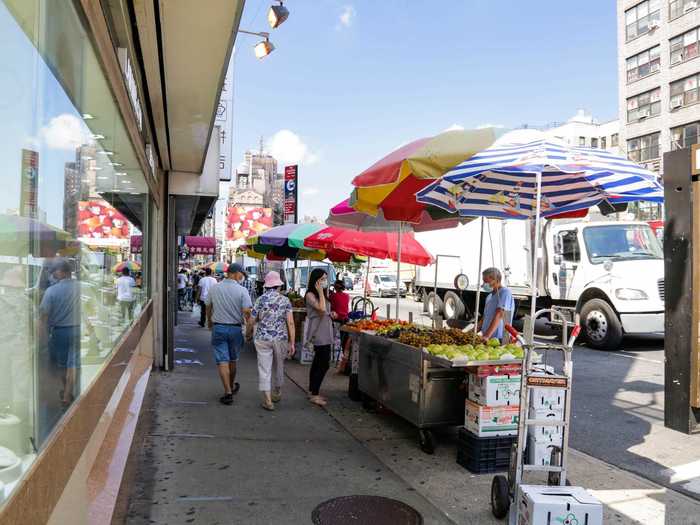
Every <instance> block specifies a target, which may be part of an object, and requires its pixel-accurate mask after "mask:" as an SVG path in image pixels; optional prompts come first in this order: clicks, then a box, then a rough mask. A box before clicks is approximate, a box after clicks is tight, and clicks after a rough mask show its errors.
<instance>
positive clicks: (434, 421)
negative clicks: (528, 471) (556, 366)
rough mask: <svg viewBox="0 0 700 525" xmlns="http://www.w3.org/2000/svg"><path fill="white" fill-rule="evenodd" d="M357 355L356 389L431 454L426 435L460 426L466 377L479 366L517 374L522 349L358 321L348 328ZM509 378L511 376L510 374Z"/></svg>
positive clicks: (467, 335) (449, 332) (453, 333)
mask: <svg viewBox="0 0 700 525" xmlns="http://www.w3.org/2000/svg"><path fill="white" fill-rule="evenodd" d="M344 330H347V331H348V332H349V333H350V334H351V336H352V337H353V344H354V345H356V348H355V350H356V351H357V353H356V355H355V359H354V360H353V368H357V371H358V382H359V389H360V391H361V392H362V394H363V396H364V397H363V400H364V402H365V404H368V403H371V402H376V403H379V404H381V405H382V406H383V407H385V408H387V409H389V410H391V411H392V412H393V413H395V414H397V415H399V416H401V417H402V418H403V419H405V420H406V421H408V422H409V423H411V424H413V425H414V426H416V428H417V429H418V431H419V432H418V434H419V444H420V447H421V449H422V450H423V451H424V452H426V453H429V454H431V453H432V452H433V451H434V447H435V444H434V440H433V436H432V432H431V429H433V428H435V427H441V426H459V425H463V424H464V422H465V402H466V399H467V390H466V389H465V379H466V377H467V371H468V370H473V369H475V368H477V367H483V366H497V367H503V366H506V365H509V366H511V367H513V366H515V367H516V368H517V367H519V366H520V364H521V361H522V356H523V353H522V349H521V348H520V347H518V346H517V345H514V344H509V345H505V346H503V345H501V344H500V341H498V340H491V341H484V340H483V339H482V338H481V337H480V336H478V335H476V334H474V333H473V332H463V331H461V330H458V329H454V328H448V329H429V328H422V327H418V326H415V325H412V324H409V323H406V322H395V321H391V320H379V321H372V320H362V321H358V322H355V323H351V324H349V325H347V326H346V327H345V328H344ZM510 371H511V372H512V373H513V372H515V371H516V370H515V369H514V368H511V370H510Z"/></svg>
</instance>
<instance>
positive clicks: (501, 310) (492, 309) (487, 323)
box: [479, 268, 515, 340]
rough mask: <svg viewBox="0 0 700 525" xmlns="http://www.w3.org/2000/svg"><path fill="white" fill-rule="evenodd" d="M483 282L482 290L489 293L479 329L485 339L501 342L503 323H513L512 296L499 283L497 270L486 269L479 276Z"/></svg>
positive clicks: (513, 307) (500, 276) (499, 278)
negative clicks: (494, 339)
mask: <svg viewBox="0 0 700 525" xmlns="http://www.w3.org/2000/svg"><path fill="white" fill-rule="evenodd" d="M481 277H482V279H483V281H484V284H483V285H482V288H483V290H484V291H485V292H490V293H489V295H488V297H487V298H486V304H485V305H484V315H483V316H482V318H481V322H480V325H479V328H480V329H481V333H482V335H483V336H484V338H485V339H487V340H488V339H491V338H494V337H495V338H496V339H500V340H503V330H504V328H503V327H504V325H505V323H508V324H510V323H512V322H513V313H514V310H515V302H514V301H513V294H512V293H511V291H510V290H509V289H508V288H506V287H504V286H503V285H502V283H501V279H502V275H501V271H500V270H499V269H498V268H487V269H486V270H484V271H483V272H482V274H481Z"/></svg>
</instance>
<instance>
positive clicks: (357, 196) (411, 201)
mask: <svg viewBox="0 0 700 525" xmlns="http://www.w3.org/2000/svg"><path fill="white" fill-rule="evenodd" d="M499 134H500V132H499V131H498V130H496V129H494V128H484V129H477V130H454V131H445V132H443V133H439V134H438V135H435V136H434V137H426V138H422V139H418V140H414V141H413V142H411V143H409V144H406V145H405V146H402V147H400V148H399V149H397V150H396V151H393V152H391V153H390V154H389V155H387V156H386V157H384V158H382V159H380V160H379V161H377V162H376V163H374V164H373V165H372V166H370V167H369V168H367V169H366V170H365V171H363V172H362V173H360V174H359V175H358V176H357V177H355V178H354V179H353V181H352V184H353V186H355V190H354V191H353V193H352V196H351V198H350V205H351V206H352V207H353V208H354V209H356V210H357V211H360V212H363V213H367V214H369V215H377V213H378V212H379V210H381V211H382V212H383V214H384V218H385V219H386V220H389V221H403V222H410V223H420V222H421V221H422V220H424V212H426V211H427V212H428V213H429V214H430V215H431V217H433V218H434V219H440V218H444V217H446V216H449V214H448V212H445V211H443V210H439V209H437V208H434V207H430V206H426V205H425V204H420V203H418V202H416V199H415V195H416V193H417V192H419V191H420V190H422V189H423V188H425V187H426V186H427V185H428V184H430V183H431V182H432V181H433V180H435V179H437V178H439V177H441V176H442V175H444V174H445V173H446V172H447V171H449V170H450V169H451V168H453V167H455V166H457V165H458V164H460V163H461V162H464V161H465V160H467V159H469V158H471V157H472V156H473V155H474V154H475V153H477V152H479V151H481V150H483V149H485V148H487V147H489V146H490V145H491V144H493V142H494V141H495V140H496V138H498V135H499Z"/></svg>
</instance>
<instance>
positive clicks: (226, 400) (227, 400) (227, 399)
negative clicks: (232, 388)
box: [219, 394, 233, 405]
mask: <svg viewBox="0 0 700 525" xmlns="http://www.w3.org/2000/svg"><path fill="white" fill-rule="evenodd" d="M219 401H221V402H222V403H223V404H224V405H233V394H224V395H223V396H221V398H219Z"/></svg>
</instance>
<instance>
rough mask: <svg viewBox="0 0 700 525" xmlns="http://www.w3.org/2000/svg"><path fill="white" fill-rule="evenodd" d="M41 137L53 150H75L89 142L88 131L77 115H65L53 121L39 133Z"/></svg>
mask: <svg viewBox="0 0 700 525" xmlns="http://www.w3.org/2000/svg"><path fill="white" fill-rule="evenodd" d="M39 136H40V137H41V138H42V139H43V140H44V142H46V145H47V146H48V147H49V148H51V149H63V150H74V149H75V148H77V147H78V146H80V145H81V144H85V143H87V142H88V140H89V135H88V130H87V128H86V126H85V124H83V121H82V120H80V119H79V118H78V117H76V116H75V115H70V114H68V113H63V114H61V115H59V116H57V117H54V118H52V119H51V121H50V122H49V124H48V125H47V126H44V127H43V128H41V130H40V131H39Z"/></svg>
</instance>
